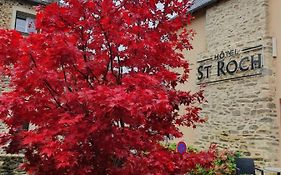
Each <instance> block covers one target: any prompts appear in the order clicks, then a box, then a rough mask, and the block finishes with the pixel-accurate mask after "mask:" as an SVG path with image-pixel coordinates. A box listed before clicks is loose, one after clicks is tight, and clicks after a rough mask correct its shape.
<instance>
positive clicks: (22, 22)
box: [16, 18, 27, 32]
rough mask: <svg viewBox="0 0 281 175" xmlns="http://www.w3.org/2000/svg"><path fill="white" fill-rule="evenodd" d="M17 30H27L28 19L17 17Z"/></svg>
mask: <svg viewBox="0 0 281 175" xmlns="http://www.w3.org/2000/svg"><path fill="white" fill-rule="evenodd" d="M16 30H17V31H20V32H27V31H26V20H24V19H20V18H17V19H16Z"/></svg>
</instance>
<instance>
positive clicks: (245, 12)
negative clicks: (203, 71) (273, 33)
mask: <svg viewBox="0 0 281 175" xmlns="http://www.w3.org/2000/svg"><path fill="white" fill-rule="evenodd" d="M267 3H268V2H267V0H247V1H245V0H226V1H220V2H219V3H217V4H215V5H213V6H212V7H210V8H208V9H207V11H206V26H205V29H206V37H207V38H206V42H207V43H206V44H207V50H206V52H204V53H201V54H200V55H199V56H198V58H197V59H198V60H202V59H206V58H209V57H212V58H214V55H216V54H217V53H220V52H221V51H225V50H230V49H237V50H240V51H241V50H243V48H247V47H254V46H257V45H262V47H261V48H260V49H253V50H250V51H247V53H246V52H243V53H242V52H241V53H239V54H238V55H237V56H234V57H230V58H224V59H223V60H226V59H229V60H233V59H234V60H238V59H241V58H243V57H244V56H245V55H247V54H256V53H262V55H263V59H264V61H263V67H262V68H261V69H259V70H257V72H258V74H259V75H255V76H247V77H242V78H235V77H241V76H243V74H245V73H243V72H241V71H240V72H239V70H238V71H236V72H235V73H234V74H232V75H223V76H220V77H217V76H216V73H217V70H213V72H210V74H211V75H210V77H209V79H211V80H222V81H217V82H216V81H215V82H211V83H207V84H206V87H205V97H206V99H207V100H208V103H206V104H204V105H203V112H202V116H207V117H208V118H209V120H208V121H207V122H206V123H204V124H202V125H200V126H199V127H198V129H197V132H198V138H197V140H196V143H195V144H196V145H199V146H200V147H202V148H207V147H208V146H209V144H210V143H212V142H215V143H218V144H219V146H220V147H224V148H229V149H230V150H238V151H241V152H242V154H243V155H245V156H248V157H251V158H254V159H255V160H256V161H257V163H258V165H260V166H263V165H267V166H269V165H271V166H274V165H277V163H278V160H279V157H278V150H279V128H280V126H279V119H278V118H277V111H276V104H275V100H276V99H275V95H276V90H275V86H274V85H275V78H276V77H275V74H276V70H275V69H276V68H275V64H276V60H275V59H274V58H273V57H272V49H271V38H270V37H267V36H266V35H267V26H266V25H267V6H268V4H267ZM216 61H217V60H215V59H209V60H208V61H203V62H200V63H198V64H197V65H196V66H197V67H198V66H200V65H202V64H206V63H208V64H210V63H212V62H213V63H214V62H216ZM204 62H205V63H204ZM196 69H197V68H195V70H196ZM257 72H256V73H257ZM246 74H247V73H246ZM251 74H253V73H251ZM227 78H234V79H230V80H223V79H227ZM204 82H207V80H206V79H203V80H201V81H199V82H198V83H204Z"/></svg>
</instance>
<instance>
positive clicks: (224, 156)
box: [163, 143, 241, 175]
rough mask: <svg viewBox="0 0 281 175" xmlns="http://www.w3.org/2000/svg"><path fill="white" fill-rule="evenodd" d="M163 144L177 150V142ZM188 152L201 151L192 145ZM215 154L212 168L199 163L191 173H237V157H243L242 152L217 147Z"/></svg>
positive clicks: (229, 174) (201, 174) (204, 174)
mask: <svg viewBox="0 0 281 175" xmlns="http://www.w3.org/2000/svg"><path fill="white" fill-rule="evenodd" d="M163 146H164V147H165V148H167V149H169V150H170V151H176V149H177V148H176V147H177V144H176V143H169V144H165V145H163ZM187 152H188V153H197V152H199V149H198V148H196V147H194V146H192V145H190V146H188V147H187ZM215 156H216V158H215V160H214V161H213V166H212V167H211V168H205V167H202V166H200V165H197V166H196V168H195V169H194V170H193V171H192V172H191V173H190V175H199V174H200V175H232V174H234V173H235V169H236V165H235V158H237V157H241V153H240V152H232V151H229V150H227V149H224V150H219V149H216V152H215Z"/></svg>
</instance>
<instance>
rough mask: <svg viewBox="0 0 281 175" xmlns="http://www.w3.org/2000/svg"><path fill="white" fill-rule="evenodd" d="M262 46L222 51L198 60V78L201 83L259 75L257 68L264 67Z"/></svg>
mask: <svg viewBox="0 0 281 175" xmlns="http://www.w3.org/2000/svg"><path fill="white" fill-rule="evenodd" d="M262 48H263V47H262V45H259V46H255V47H249V48H246V49H242V50H241V51H239V50H238V49H233V50H227V51H221V52H220V53H218V54H215V55H213V56H211V57H209V58H208V59H204V60H201V61H198V64H199V66H198V68H197V78H198V80H199V81H200V82H201V83H209V82H214V81H222V80H228V79H233V78H234V77H235V78H241V77H244V76H253V75H257V70H261V68H262V67H263V53H262ZM258 74H260V73H258ZM199 84H200V83H199Z"/></svg>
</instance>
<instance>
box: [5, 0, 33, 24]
mask: <svg viewBox="0 0 281 175" xmlns="http://www.w3.org/2000/svg"><path fill="white" fill-rule="evenodd" d="M15 6H16V7H20V8H24V9H28V10H34V7H33V6H34V4H30V3H27V2H26V0H0V28H2V29H3V28H5V29H7V28H9V29H10V28H11V25H12V24H11V23H12V16H13V7H15Z"/></svg>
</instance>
